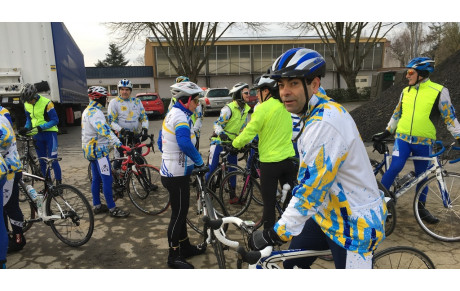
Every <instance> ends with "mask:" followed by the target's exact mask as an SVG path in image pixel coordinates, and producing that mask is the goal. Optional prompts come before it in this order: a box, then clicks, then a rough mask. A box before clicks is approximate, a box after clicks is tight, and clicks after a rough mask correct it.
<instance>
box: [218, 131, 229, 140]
mask: <svg viewBox="0 0 460 291" xmlns="http://www.w3.org/2000/svg"><path fill="white" fill-rule="evenodd" d="M219 138H220V140H221V141H227V140H229V139H230V138H229V137H228V135H227V134H226V133H225V132H221V133H220V134H219Z"/></svg>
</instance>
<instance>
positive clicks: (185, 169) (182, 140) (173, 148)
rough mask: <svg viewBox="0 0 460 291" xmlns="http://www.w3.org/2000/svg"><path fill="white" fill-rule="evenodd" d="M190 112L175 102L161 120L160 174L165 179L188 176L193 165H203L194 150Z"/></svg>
mask: <svg viewBox="0 0 460 291" xmlns="http://www.w3.org/2000/svg"><path fill="white" fill-rule="evenodd" d="M191 115H192V112H191V111H190V110H188V109H186V108H185V107H184V106H182V104H180V103H179V102H176V104H174V106H173V108H172V109H171V111H169V113H168V114H167V115H166V117H165V119H164V120H163V126H162V129H161V131H160V138H159V141H158V143H159V145H160V146H161V150H162V155H161V159H162V161H161V170H160V174H161V175H162V176H166V177H178V176H186V175H190V174H191V172H192V170H193V168H194V165H197V166H201V165H203V159H202V158H201V155H200V153H199V152H198V150H197V149H196V148H195V143H196V136H195V133H194V132H193V130H190V128H191V127H192V119H191V117H190V116H191Z"/></svg>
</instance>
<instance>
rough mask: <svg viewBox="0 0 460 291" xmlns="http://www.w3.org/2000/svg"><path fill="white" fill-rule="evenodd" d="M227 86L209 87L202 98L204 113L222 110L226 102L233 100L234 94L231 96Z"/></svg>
mask: <svg viewBox="0 0 460 291" xmlns="http://www.w3.org/2000/svg"><path fill="white" fill-rule="evenodd" d="M229 91H230V90H228V89H227V88H209V89H207V90H206V91H204V92H203V93H202V96H203V97H201V98H200V101H201V104H203V114H207V113H210V112H220V110H221V109H222V107H224V106H225V104H227V103H229V102H232V100H233V99H232V96H229V94H228V92H229Z"/></svg>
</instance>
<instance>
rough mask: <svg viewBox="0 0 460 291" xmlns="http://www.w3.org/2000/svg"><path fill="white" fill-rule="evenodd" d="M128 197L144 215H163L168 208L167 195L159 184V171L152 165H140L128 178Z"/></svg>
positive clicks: (166, 191)
mask: <svg viewBox="0 0 460 291" xmlns="http://www.w3.org/2000/svg"><path fill="white" fill-rule="evenodd" d="M127 183H128V196H129V199H130V200H131V202H132V203H133V204H134V206H136V208H137V209H139V210H140V211H142V212H143V213H145V214H149V215H157V214H160V213H163V212H164V211H165V210H166V209H167V208H168V206H169V193H168V190H166V188H164V187H163V185H162V184H161V176H160V171H159V170H158V169H157V168H156V167H154V166H152V165H140V166H138V167H137V170H135V171H131V174H130V175H129V178H128V182H127Z"/></svg>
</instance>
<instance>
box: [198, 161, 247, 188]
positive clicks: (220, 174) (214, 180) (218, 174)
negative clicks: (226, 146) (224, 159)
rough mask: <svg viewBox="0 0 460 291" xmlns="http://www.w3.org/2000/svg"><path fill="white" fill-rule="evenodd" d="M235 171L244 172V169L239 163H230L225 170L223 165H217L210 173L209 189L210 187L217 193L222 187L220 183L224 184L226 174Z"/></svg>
mask: <svg viewBox="0 0 460 291" xmlns="http://www.w3.org/2000/svg"><path fill="white" fill-rule="evenodd" d="M234 171H241V172H243V171H244V169H243V168H242V167H240V166H238V165H233V164H228V165H226V166H225V171H223V170H222V166H220V165H219V167H217V168H216V169H215V170H214V171H213V172H212V173H211V174H210V175H209V178H208V180H207V182H206V186H207V187H208V189H210V190H211V191H213V192H214V193H217V192H218V190H219V188H220V185H221V184H222V179H223V178H224V176H225V175H227V174H228V173H231V172H234Z"/></svg>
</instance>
